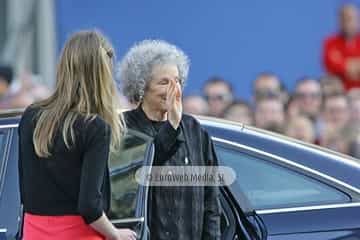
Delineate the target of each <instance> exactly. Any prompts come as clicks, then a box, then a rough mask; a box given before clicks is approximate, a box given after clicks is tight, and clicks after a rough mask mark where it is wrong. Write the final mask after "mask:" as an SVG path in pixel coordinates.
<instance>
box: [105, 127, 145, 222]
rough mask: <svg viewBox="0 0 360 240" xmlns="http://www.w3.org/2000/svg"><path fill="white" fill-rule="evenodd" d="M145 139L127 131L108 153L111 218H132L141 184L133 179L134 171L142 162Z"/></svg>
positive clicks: (135, 213)
mask: <svg viewBox="0 0 360 240" xmlns="http://www.w3.org/2000/svg"><path fill="white" fill-rule="evenodd" d="M146 149H147V141H146V139H144V138H141V137H139V136H134V135H132V134H130V133H128V134H127V135H126V136H125V137H124V138H123V140H122V143H121V146H120V148H119V149H117V151H116V152H115V153H112V154H111V155H110V162H109V167H110V180H111V208H110V213H109V216H110V218H111V219H123V218H134V217H139V216H137V212H136V210H137V205H138V201H139V199H138V198H139V192H140V189H141V188H142V186H141V185H139V184H138V182H137V181H136V180H135V173H136V170H138V169H139V168H140V167H141V166H143V164H144V160H145V155H146Z"/></svg>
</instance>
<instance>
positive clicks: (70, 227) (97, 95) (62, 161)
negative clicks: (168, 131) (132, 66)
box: [19, 31, 136, 240]
mask: <svg viewBox="0 0 360 240" xmlns="http://www.w3.org/2000/svg"><path fill="white" fill-rule="evenodd" d="M113 55H114V51H113V49H112V47H111V45H110V44H109V42H108V41H107V40H106V39H105V38H104V37H103V36H102V35H101V34H99V33H98V32H94V31H83V32H78V33H75V34H74V35H73V36H72V37H71V38H70V39H69V40H68V42H67V43H66V44H65V46H64V49H63V50H62V54H61V57H60V61H59V64H58V68H57V76H56V77H57V84H56V89H55V92H54V94H53V95H52V96H50V97H49V98H47V99H45V100H43V101H41V102H37V103H35V104H33V105H31V106H30V107H28V108H27V109H26V110H25V112H24V114H23V117H22V119H21V122H20V126H19V138H20V140H19V141H20V145H19V146H20V148H19V176H20V191H21V202H22V204H23V206H24V229H23V235H24V238H23V239H24V240H32V239H34V240H42V239H51V240H60V239H61V240H65V239H69V240H70V239H71V240H73V239H82V240H90V239H91V240H98V239H99V240H100V239H107V240H112V239H114V240H120V239H121V240H122V239H136V234H135V232H133V231H131V230H129V229H116V228H115V227H114V226H113V225H112V224H111V222H110V221H109V220H108V218H107V216H106V211H107V210H108V208H109V198H110V183H109V170H108V165H107V160H108V156H109V150H110V149H113V147H114V146H116V145H117V144H118V143H119V140H120V135H121V132H122V131H123V128H124V125H123V121H122V117H120V118H119V115H118V112H117V110H118V107H119V106H118V105H117V103H118V101H117V99H118V98H117V94H116V87H115V83H114V81H113V77H112V61H113Z"/></svg>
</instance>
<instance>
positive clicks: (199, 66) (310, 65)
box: [56, 0, 360, 98]
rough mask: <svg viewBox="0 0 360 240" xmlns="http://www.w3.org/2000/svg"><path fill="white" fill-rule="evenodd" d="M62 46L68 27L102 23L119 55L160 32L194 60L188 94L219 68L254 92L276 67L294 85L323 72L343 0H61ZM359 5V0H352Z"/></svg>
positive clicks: (240, 88) (239, 88)
mask: <svg viewBox="0 0 360 240" xmlns="http://www.w3.org/2000/svg"><path fill="white" fill-rule="evenodd" d="M56 2H57V6H56V11H57V30H58V46H59V50H60V48H61V46H63V44H64V41H65V40H66V39H67V38H68V37H69V36H70V35H71V33H73V32H75V31H77V30H80V29H87V28H98V29H100V30H101V31H102V32H103V33H104V34H106V35H107V36H108V37H109V38H110V39H111V41H112V42H113V44H114V46H115V48H116V50H117V56H118V59H120V58H121V57H122V56H123V55H124V54H125V52H126V50H127V49H128V48H129V47H130V46H131V45H132V44H133V43H134V42H136V41H141V40H143V39H147V38H161V39H165V40H167V41H169V42H171V43H174V44H176V45H178V46H179V47H180V48H182V49H183V50H184V51H185V52H186V53H187V54H188V55H189V56H190V59H191V62H192V64H191V68H190V75H189V80H188V84H187V87H186V90H185V94H193V93H195V94H200V93H201V87H202V84H203V83H204V81H205V80H206V79H207V78H208V77H209V76H212V75H220V76H223V77H224V78H225V79H227V80H229V81H231V82H232V84H233V85H234V88H235V90H236V93H237V94H238V95H239V96H240V97H243V98H249V97H250V96H251V88H252V81H253V80H254V78H255V76H256V74H257V73H259V72H262V71H272V72H274V73H276V74H278V75H279V76H280V78H281V79H282V80H283V81H284V82H285V85H286V87H287V88H288V89H289V90H292V89H293V87H294V83H295V82H296V80H297V79H298V78H300V77H302V76H305V75H310V76H315V77H318V76H320V75H321V74H322V73H323V69H322V64H321V43H322V40H323V39H324V37H325V36H327V35H329V34H331V33H333V32H335V31H336V30H337V8H338V7H339V6H340V5H341V4H342V3H344V1H341V0H314V1H310V0H305V1H288V0H271V1H267V0H223V1H220V0H211V1H209V0H197V1H191V0H187V1H185V0H182V1H180V0H172V1H168V0H152V1H150V0H142V1H140V0H127V1H124V0H104V1H98V0H75V1H74V0H61V1H56ZM351 2H352V3H355V4H356V5H357V6H359V4H360V0H358V1H351Z"/></svg>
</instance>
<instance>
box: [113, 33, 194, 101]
mask: <svg viewBox="0 0 360 240" xmlns="http://www.w3.org/2000/svg"><path fill="white" fill-rule="evenodd" d="M166 64H174V65H176V66H177V68H178V71H179V78H180V79H179V80H180V84H181V87H182V88H183V87H184V83H185V81H186V79H187V76H188V72H189V65H190V61H189V58H188V56H187V55H186V54H185V53H184V52H183V51H182V50H181V49H179V48H178V47H176V46H175V45H172V44H170V43H168V42H166V41H163V40H144V41H141V42H139V43H137V44H135V45H134V46H133V47H131V48H130V50H129V51H128V52H127V53H126V55H125V56H124V58H123V59H122V60H121V62H120V64H119V69H118V70H119V72H118V74H119V79H120V82H121V84H122V90H123V93H124V95H125V96H126V97H127V98H128V100H129V101H130V102H131V103H138V102H140V101H141V100H142V99H143V97H144V93H145V89H146V87H147V84H148V82H149V81H150V80H151V73H152V69H153V67H154V66H157V65H166Z"/></svg>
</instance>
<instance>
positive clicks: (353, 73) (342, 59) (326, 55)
mask: <svg viewBox="0 0 360 240" xmlns="http://www.w3.org/2000/svg"><path fill="white" fill-rule="evenodd" d="M339 25H340V32H339V33H337V34H335V35H333V36H330V37H328V38H327V39H326V40H325V42H324V50H323V61H324V65H325V69H326V71H327V72H328V73H330V74H334V75H337V76H339V77H340V78H341V79H342V81H343V84H344V87H345V89H346V90H349V89H351V88H360V33H359V31H358V29H359V28H358V27H359V24H358V11H357V8H356V7H355V6H354V5H352V4H345V5H343V6H342V7H341V8H340V11H339Z"/></svg>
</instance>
